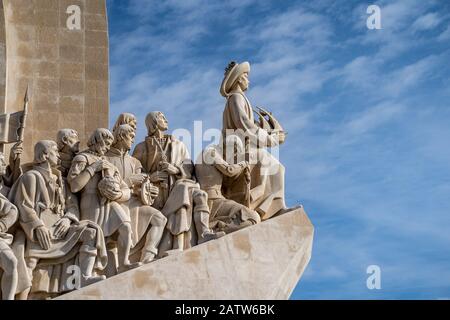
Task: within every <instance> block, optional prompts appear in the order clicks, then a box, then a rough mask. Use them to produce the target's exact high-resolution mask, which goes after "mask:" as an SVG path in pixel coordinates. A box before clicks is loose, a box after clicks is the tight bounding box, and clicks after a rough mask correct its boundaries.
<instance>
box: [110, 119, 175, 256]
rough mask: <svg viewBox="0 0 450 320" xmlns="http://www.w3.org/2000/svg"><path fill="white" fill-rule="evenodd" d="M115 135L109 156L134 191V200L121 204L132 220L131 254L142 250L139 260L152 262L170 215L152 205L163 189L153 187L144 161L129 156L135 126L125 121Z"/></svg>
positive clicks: (115, 131)
mask: <svg viewBox="0 0 450 320" xmlns="http://www.w3.org/2000/svg"><path fill="white" fill-rule="evenodd" d="M119 120H120V119H119ZM119 120H118V123H119ZM113 134H114V143H113V145H112V147H111V149H110V150H109V151H108V153H107V154H106V156H107V159H108V160H109V161H110V162H111V163H112V164H114V165H115V166H116V167H117V168H118V170H119V172H120V175H121V177H122V179H123V180H124V181H125V182H126V183H127V185H128V187H129V188H130V190H131V197H130V199H129V200H128V201H125V202H122V203H121V204H122V207H123V208H124V209H125V210H127V211H128V212H129V214H130V219H131V229H132V234H133V244H134V247H133V249H132V250H131V256H133V255H135V254H139V253H140V255H139V260H140V261H141V262H143V263H149V262H151V261H153V260H154V259H155V257H156V256H157V254H158V246H159V243H160V241H161V238H162V235H163V232H164V227H165V225H166V222H167V219H166V217H165V216H164V215H163V214H162V213H161V212H160V211H159V210H157V209H156V208H153V207H151V205H150V204H151V203H152V202H153V199H154V198H155V197H156V196H157V195H158V192H159V189H158V188H157V187H156V186H153V185H152V184H151V183H150V180H149V177H148V175H146V174H144V173H143V171H142V165H141V163H140V161H139V160H137V159H136V158H134V157H132V156H130V155H129V150H130V148H131V146H132V144H133V142H134V137H135V129H134V128H133V127H131V126H130V125H128V124H122V125H118V126H117V127H115V129H114V132H113Z"/></svg>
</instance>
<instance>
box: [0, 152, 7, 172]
mask: <svg viewBox="0 0 450 320" xmlns="http://www.w3.org/2000/svg"><path fill="white" fill-rule="evenodd" d="M6 166H7V165H6V162H5V155H4V154H3V153H0V175H4V174H5V173H6Z"/></svg>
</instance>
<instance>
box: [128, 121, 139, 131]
mask: <svg viewBox="0 0 450 320" xmlns="http://www.w3.org/2000/svg"><path fill="white" fill-rule="evenodd" d="M127 124H128V125H129V126H130V127H132V128H133V130H134V131H136V129H137V121H136V119H130V120H129V121H128V123H127Z"/></svg>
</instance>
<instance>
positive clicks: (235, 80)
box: [220, 61, 250, 97]
mask: <svg viewBox="0 0 450 320" xmlns="http://www.w3.org/2000/svg"><path fill="white" fill-rule="evenodd" d="M249 73H250V63H248V62H242V63H237V62H234V61H232V62H230V63H229V64H228V66H227V68H226V69H225V74H224V77H223V80H222V84H221V85H220V94H221V95H222V96H224V97H228V96H229V95H230V93H231V92H232V91H234V90H236V89H239V90H241V91H245V90H247V89H248V86H249V84H250V81H249V80H248V75H249Z"/></svg>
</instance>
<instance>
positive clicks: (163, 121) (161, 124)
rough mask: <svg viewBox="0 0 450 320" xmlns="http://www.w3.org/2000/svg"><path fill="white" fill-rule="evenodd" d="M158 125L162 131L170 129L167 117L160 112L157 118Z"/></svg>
mask: <svg viewBox="0 0 450 320" xmlns="http://www.w3.org/2000/svg"><path fill="white" fill-rule="evenodd" d="M156 125H157V126H158V129H159V130H161V131H166V130H167V129H169V122H167V119H166V116H165V115H164V114H163V113H162V112H160V113H159V114H158V117H157V118H156Z"/></svg>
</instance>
